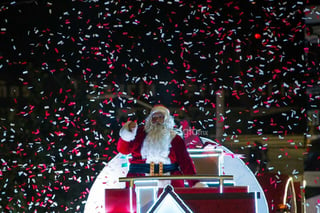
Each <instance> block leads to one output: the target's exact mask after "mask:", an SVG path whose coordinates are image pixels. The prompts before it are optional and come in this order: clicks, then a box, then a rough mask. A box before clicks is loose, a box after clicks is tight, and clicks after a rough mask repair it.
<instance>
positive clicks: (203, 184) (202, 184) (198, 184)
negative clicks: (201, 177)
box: [192, 181, 208, 188]
mask: <svg viewBox="0 0 320 213" xmlns="http://www.w3.org/2000/svg"><path fill="white" fill-rule="evenodd" d="M206 187H208V185H207V184H205V183H202V182H200V181H199V182H197V183H196V184H194V186H193V187H192V188H206Z"/></svg>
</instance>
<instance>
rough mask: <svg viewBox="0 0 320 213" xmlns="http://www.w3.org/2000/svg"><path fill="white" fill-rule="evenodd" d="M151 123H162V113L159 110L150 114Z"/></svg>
mask: <svg viewBox="0 0 320 213" xmlns="http://www.w3.org/2000/svg"><path fill="white" fill-rule="evenodd" d="M151 123H152V124H153V125H162V124H163V123H164V115H163V114H162V113H161V112H155V113H153V114H152V116H151Z"/></svg>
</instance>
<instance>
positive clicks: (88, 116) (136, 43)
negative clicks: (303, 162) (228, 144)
mask: <svg viewBox="0 0 320 213" xmlns="http://www.w3.org/2000/svg"><path fill="white" fill-rule="evenodd" d="M310 5H312V2H307V3H305V2H302V1H267V0H264V1H258V2H255V1H252V0H246V1H245V0H238V1H223V2H221V1H209V0H208V1H200V2H199V1H164V2H162V1H143V0H141V1H99V0H96V1H94V0H92V1H90V0H87V1H84V0H82V1H81V0H65V1H54V0H51V1H47V0H43V1H40V0H38V1H32V0H30V1H7V2H2V3H0V21H1V22H0V102H1V108H0V110H1V111H0V132H1V138H0V139H1V143H0V147H1V151H0V161H1V167H0V168H1V169H0V185H2V186H3V188H2V190H1V196H0V197H1V198H0V209H1V210H3V211H9V210H12V211H35V210H38V211H46V210H49V209H50V211H70V212H78V211H82V210H83V207H84V204H85V200H86V198H87V196H88V192H89V190H90V187H91V185H92V183H93V181H94V179H95V177H96V176H97V175H98V173H99V172H100V171H101V169H102V168H103V166H104V165H105V163H107V162H108V160H110V159H111V158H112V157H113V156H114V155H115V154H116V150H115V143H116V141H117V139H118V130H119V128H120V127H121V123H122V122H124V121H126V120H127V119H138V120H139V122H143V119H144V117H145V115H146V114H147V113H148V110H149V109H148V107H146V105H148V106H152V105H153V104H156V103H161V104H165V105H166V106H168V107H169V108H170V109H171V112H172V113H173V114H174V116H175V118H176V121H177V124H179V120H181V119H187V120H188V121H189V122H190V123H191V125H192V126H194V127H195V128H197V129H203V130H207V131H208V133H209V136H210V137H211V138H213V139H214V138H215V134H216V116H217V115H216V110H217V105H216V104H217V103H216V93H217V92H219V91H221V90H223V91H224V137H231V136H235V135H242V134H250V135H267V134H274V135H287V134H289V135H295V134H297V135H303V134H309V133H310V131H311V127H310V125H309V123H308V120H310V119H308V118H309V117H308V116H309V114H308V112H313V113H314V110H317V109H318V96H317V95H318V92H317V91H318V80H319V71H318V65H319V63H318V60H317V57H312V56H310V54H309V52H310V51H311V52H312V53H313V54H317V51H318V50H317V47H315V44H313V43H312V42H309V41H308V40H306V39H305V34H306V30H307V29H308V28H309V27H310V26H311V25H308V23H306V22H305V20H306V19H305V17H306V14H309V12H308V10H307V9H306V8H308V7H309V6H310ZM311 13H312V12H311ZM313 25H317V24H313ZM310 91H311V92H310ZM312 116H313V115H312ZM312 116H311V117H312ZM315 125H317V123H316V124H315ZM218 142H221V143H223V140H221V141H218Z"/></svg>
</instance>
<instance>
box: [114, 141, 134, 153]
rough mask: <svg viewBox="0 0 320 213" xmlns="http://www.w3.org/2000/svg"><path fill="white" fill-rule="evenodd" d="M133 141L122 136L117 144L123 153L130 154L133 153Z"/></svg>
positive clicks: (119, 150)
mask: <svg viewBox="0 0 320 213" xmlns="http://www.w3.org/2000/svg"><path fill="white" fill-rule="evenodd" d="M131 147H132V145H131V142H128V141H125V140H123V139H122V138H119V141H118V144H117V150H118V152H120V153H121V154H124V155H128V154H130V153H131V149H132V148H131Z"/></svg>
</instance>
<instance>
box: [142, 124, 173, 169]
mask: <svg viewBox="0 0 320 213" xmlns="http://www.w3.org/2000/svg"><path fill="white" fill-rule="evenodd" d="M146 132H147V136H146V138H145V139H144V142H143V145H142V148H141V156H142V158H144V159H146V163H151V162H154V163H156V164H157V163H160V162H162V163H164V164H170V163H171V161H170V159H169V157H168V156H169V152H170V147H171V140H172V137H171V132H170V130H169V129H167V128H166V127H165V126H164V125H161V124H151V125H150V127H149V128H148V129H146Z"/></svg>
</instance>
